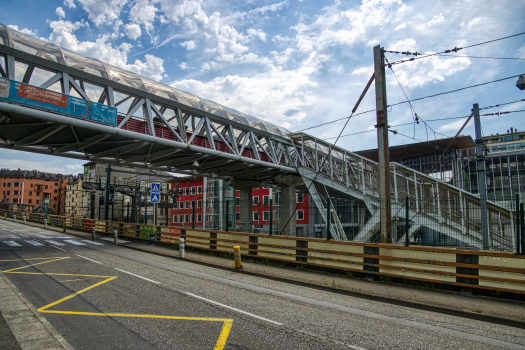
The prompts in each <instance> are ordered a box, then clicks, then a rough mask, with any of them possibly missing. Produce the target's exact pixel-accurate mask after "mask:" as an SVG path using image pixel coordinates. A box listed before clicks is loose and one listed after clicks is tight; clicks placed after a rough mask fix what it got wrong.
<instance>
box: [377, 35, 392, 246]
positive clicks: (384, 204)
mask: <svg viewBox="0 0 525 350" xmlns="http://www.w3.org/2000/svg"><path fill="white" fill-rule="evenodd" d="M374 70H375V88H376V120H377V125H376V128H377V145H378V163H379V208H380V213H381V220H380V228H381V243H392V235H391V232H392V217H391V216H392V215H391V213H390V211H391V207H390V166H389V163H390V153H389V145H388V115H387V100H386V81H385V54H384V49H383V48H381V46H379V45H377V46H376V47H374Z"/></svg>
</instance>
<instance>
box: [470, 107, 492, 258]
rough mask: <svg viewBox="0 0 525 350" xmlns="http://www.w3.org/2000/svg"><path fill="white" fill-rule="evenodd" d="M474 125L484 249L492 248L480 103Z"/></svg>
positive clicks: (475, 110) (476, 109)
mask: <svg viewBox="0 0 525 350" xmlns="http://www.w3.org/2000/svg"><path fill="white" fill-rule="evenodd" d="M473 112H474V127H475V128H476V163H477V167H476V169H477V173H478V190H479V199H480V202H481V237H482V238H483V249H484V250H489V249H490V242H489V220H488V217H487V173H486V172H485V155H484V154H483V138H482V136H481V120H480V117H479V105H478V104H477V103H475V104H474V108H473Z"/></svg>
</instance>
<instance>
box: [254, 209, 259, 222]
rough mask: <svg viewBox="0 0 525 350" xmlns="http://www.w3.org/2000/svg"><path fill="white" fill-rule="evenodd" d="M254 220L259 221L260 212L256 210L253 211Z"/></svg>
mask: <svg viewBox="0 0 525 350" xmlns="http://www.w3.org/2000/svg"><path fill="white" fill-rule="evenodd" d="M253 221H259V213H258V212H256V211H254V212H253Z"/></svg>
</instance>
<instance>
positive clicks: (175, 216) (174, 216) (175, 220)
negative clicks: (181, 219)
mask: <svg viewBox="0 0 525 350" xmlns="http://www.w3.org/2000/svg"><path fill="white" fill-rule="evenodd" d="M177 219H178V217H177V215H173V223H176V222H177Z"/></svg>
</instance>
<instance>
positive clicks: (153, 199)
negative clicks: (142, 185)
mask: <svg viewBox="0 0 525 350" xmlns="http://www.w3.org/2000/svg"><path fill="white" fill-rule="evenodd" d="M149 201H150V202H151V203H160V194H159V193H152V194H151V196H150V199H149Z"/></svg>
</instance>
